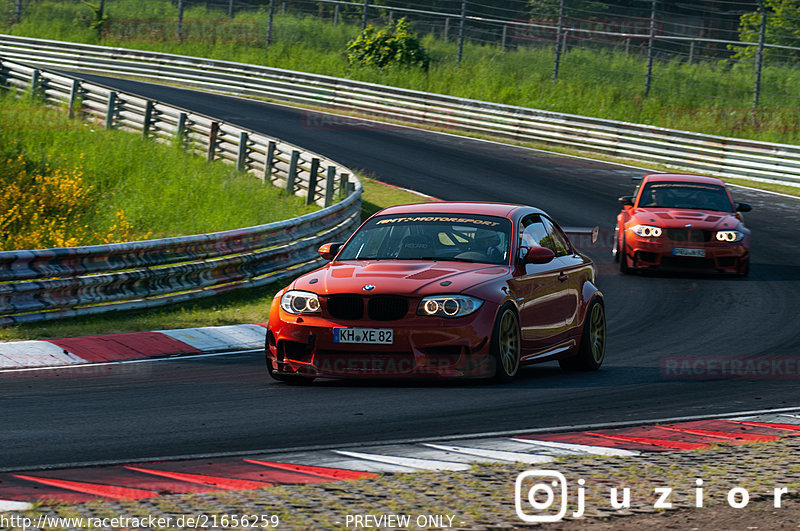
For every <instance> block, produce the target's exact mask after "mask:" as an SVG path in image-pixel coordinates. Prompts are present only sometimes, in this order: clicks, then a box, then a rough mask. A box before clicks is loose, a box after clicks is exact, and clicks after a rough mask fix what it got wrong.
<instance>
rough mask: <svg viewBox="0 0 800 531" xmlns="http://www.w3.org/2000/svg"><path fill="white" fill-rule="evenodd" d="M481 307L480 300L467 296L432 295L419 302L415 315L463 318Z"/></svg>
mask: <svg viewBox="0 0 800 531" xmlns="http://www.w3.org/2000/svg"><path fill="white" fill-rule="evenodd" d="M482 305H483V301H482V300H480V299H476V298H475V297H469V296H467V295H434V296H431V297H425V298H424V299H422V300H421V301H420V303H419V307H418V308H417V315H428V316H435V317H464V316H465V315H469V314H471V313H472V312H474V311H475V310H477V309H478V308H480V307H481V306H482Z"/></svg>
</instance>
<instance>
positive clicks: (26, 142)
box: [0, 94, 317, 248]
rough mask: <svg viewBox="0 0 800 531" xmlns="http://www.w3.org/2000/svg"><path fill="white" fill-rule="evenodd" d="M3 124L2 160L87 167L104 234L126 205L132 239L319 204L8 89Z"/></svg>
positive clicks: (252, 221) (236, 224) (93, 218)
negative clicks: (75, 117) (16, 96)
mask: <svg viewBox="0 0 800 531" xmlns="http://www.w3.org/2000/svg"><path fill="white" fill-rule="evenodd" d="M0 123H2V124H3V126H2V127H0V155H2V157H0V158H2V159H3V160H0V164H5V163H6V162H7V161H8V159H9V158H11V157H16V156H19V155H22V156H24V158H25V159H26V160H27V161H28V165H29V166H32V167H34V168H40V169H41V168H48V167H53V168H59V167H62V168H67V169H71V170H79V172H80V173H81V174H82V181H83V188H84V189H85V190H87V191H89V195H90V196H91V207H90V208H87V209H85V212H84V213H83V214H84V215H83V217H82V218H81V223H82V224H85V225H88V226H90V227H95V228H97V231H96V232H104V231H105V228H107V227H111V226H113V225H114V224H115V223H117V212H118V211H119V210H121V209H124V212H125V218H126V220H127V223H128V224H129V225H130V231H129V232H128V233H127V234H126V236H127V237H126V238H125V239H126V240H129V241H130V240H134V239H152V238H162V237H167V236H181V235H190V234H201V233H207V232H215V231H221V230H229V229H236V228H240V227H249V226H253V225H260V224H263V223H270V222H273V221H278V220H281V219H286V218H290V217H294V216H297V215H300V214H304V213H307V212H311V211H313V210H316V208H317V207H316V206H311V207H307V206H305V204H304V202H303V200H302V198H299V197H288V196H286V195H285V194H284V193H283V192H282V191H281V190H279V189H278V188H275V187H273V186H265V185H264V184H263V183H261V182H260V181H259V180H258V179H255V178H254V177H253V176H252V175H250V174H247V173H243V172H239V171H237V170H236V169H235V167H234V166H232V165H230V164H225V163H223V162H221V161H215V162H214V163H211V164H207V163H206V161H205V159H204V158H203V157H199V156H195V155H191V154H188V153H185V152H183V151H181V150H180V149H178V148H176V147H173V146H169V145H165V144H161V143H157V142H153V141H149V140H143V139H141V138H140V136H139V135H137V134H134V133H129V132H125V131H115V130H105V129H103V128H102V127H101V126H100V125H99V124H97V123H94V122H92V121H81V120H73V119H69V118H68V117H67V115H66V112H65V111H64V110H60V109H51V108H47V107H44V106H42V105H38V104H35V103H30V102H23V101H21V100H17V99H14V98H12V97H11V96H10V95H7V94H5V95H2V96H1V97H0ZM3 184H4V185H7V183H3ZM265 205H269V208H265ZM44 214H45V217H48V216H49V217H52V212H49V211H47V212H44ZM0 230H3V228H2V227H0ZM97 243H105V242H104V241H102V240H99V241H98V240H97V239H88V240H87V239H82V240H79V241H76V242H74V243H72V245H92V244H97ZM25 248H31V247H25Z"/></svg>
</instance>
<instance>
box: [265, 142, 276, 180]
mask: <svg viewBox="0 0 800 531" xmlns="http://www.w3.org/2000/svg"><path fill="white" fill-rule="evenodd" d="M277 147H278V146H277V144H276V143H275V141H273V140H270V141H269V143H268V144H267V152H266V154H265V156H264V175H263V176H262V177H261V180H262V181H264V183H268V184H269V183H272V170H273V169H274V166H275V149H276V148H277Z"/></svg>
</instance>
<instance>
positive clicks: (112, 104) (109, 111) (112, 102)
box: [106, 90, 117, 129]
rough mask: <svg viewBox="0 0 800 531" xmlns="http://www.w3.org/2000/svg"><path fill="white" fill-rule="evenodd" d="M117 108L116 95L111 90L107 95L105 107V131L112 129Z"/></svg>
mask: <svg viewBox="0 0 800 531" xmlns="http://www.w3.org/2000/svg"><path fill="white" fill-rule="evenodd" d="M116 107H117V93H116V92H114V91H113V90H112V91H111V92H109V93H108V105H106V129H112V128H113V127H114V111H115V110H116Z"/></svg>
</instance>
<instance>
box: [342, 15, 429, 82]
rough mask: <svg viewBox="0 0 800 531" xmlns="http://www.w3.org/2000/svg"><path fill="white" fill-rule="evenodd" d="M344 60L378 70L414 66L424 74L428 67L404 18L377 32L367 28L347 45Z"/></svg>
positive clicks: (416, 38) (369, 27) (425, 57)
mask: <svg viewBox="0 0 800 531" xmlns="http://www.w3.org/2000/svg"><path fill="white" fill-rule="evenodd" d="M347 60H348V61H349V62H350V64H356V65H368V66H377V67H378V68H383V67H386V66H413V67H419V68H423V69H425V70H427V69H428V65H429V64H430V57H428V53H427V52H426V51H425V48H424V47H423V46H422V44H421V43H420V41H419V38H418V37H417V35H416V34H415V33H414V32H413V31H411V26H410V24H409V23H408V21H407V20H406V19H405V18H401V19H400V20H398V21H397V22H396V23H394V24H390V25H389V26H387V27H385V28H383V29H380V30H379V29H376V28H375V27H373V26H371V25H370V26H367V27H366V29H364V31H362V32H361V34H360V35H359V36H358V37H356V38H355V39H353V40H352V41H350V42H348V43H347Z"/></svg>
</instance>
